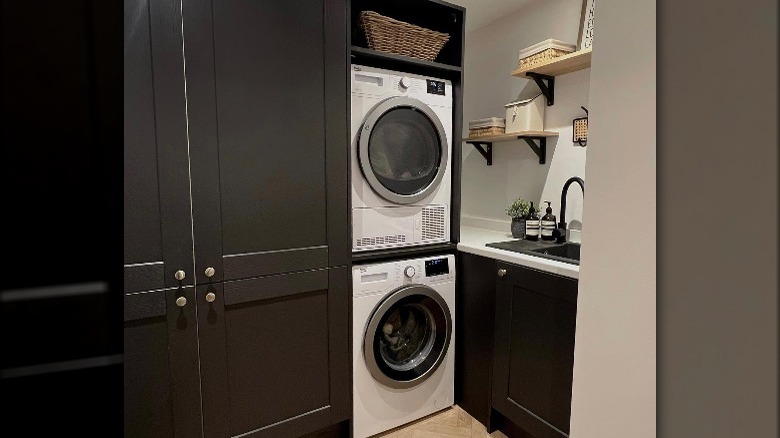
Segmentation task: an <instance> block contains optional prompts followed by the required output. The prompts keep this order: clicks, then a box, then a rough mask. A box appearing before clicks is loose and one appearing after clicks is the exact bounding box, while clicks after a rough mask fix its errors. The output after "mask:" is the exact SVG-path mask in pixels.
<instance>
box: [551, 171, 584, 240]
mask: <svg viewBox="0 0 780 438" xmlns="http://www.w3.org/2000/svg"><path fill="white" fill-rule="evenodd" d="M575 182H576V183H577V184H579V185H580V188H582V196H583V197H584V196H585V181H583V180H582V178H580V177H578V176H573V177H571V178H569V179H567V180H566V182H565V183H564V184H563V190H562V191H561V212H560V214H559V215H558V218H559V219H560V222H558V228H556V229H555V231H557V232H555V233H553V234H554V236H555V238H556V239H555V241H556V242H557V243H564V242H566V193H568V191H569V186H570V185H571V184H572V183H575Z"/></svg>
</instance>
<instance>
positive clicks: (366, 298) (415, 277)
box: [352, 255, 455, 438]
mask: <svg viewBox="0 0 780 438" xmlns="http://www.w3.org/2000/svg"><path fill="white" fill-rule="evenodd" d="M352 282H353V288H352V291H353V300H352V303H353V304H352V351H353V354H352V370H353V380H352V394H353V395H352V397H353V424H354V437H355V438H365V437H367V436H370V435H374V434H377V433H380V432H384V431H386V430H389V429H392V428H394V427H398V426H401V425H403V424H406V423H408V422H411V421H415V420H417V419H419V418H422V417H424V416H426V415H429V414H432V413H434V412H436V411H439V410H442V409H445V408H447V407H449V406H452V404H453V402H454V398H455V372H454V370H455V256H453V255H442V256H437V257H425V258H419V259H414V260H403V261H394V262H387V263H381V264H373V265H364V266H354V267H353V270H352Z"/></svg>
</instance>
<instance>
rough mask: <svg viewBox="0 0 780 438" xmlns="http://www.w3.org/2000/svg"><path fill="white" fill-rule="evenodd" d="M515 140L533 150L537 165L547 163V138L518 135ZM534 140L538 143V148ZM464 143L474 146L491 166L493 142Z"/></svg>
mask: <svg viewBox="0 0 780 438" xmlns="http://www.w3.org/2000/svg"><path fill="white" fill-rule="evenodd" d="M517 138H518V140H519V139H523V140H525V142H526V143H528V146H529V147H530V148H531V150H533V151H534V153H535V154H536V156H537V157H539V164H544V163H546V162H547V137H528V136H524V135H518V136H517ZM534 140H538V141H539V145H538V146H537V145H536V143H535V142H534ZM466 143H468V144H470V145H472V146H474V149H476V150H477V152H479V154H480V155H482V157H484V158H485V161H487V165H488V166H492V165H493V142H490V141H477V140H471V141H467V142H466ZM483 146H484V147H483Z"/></svg>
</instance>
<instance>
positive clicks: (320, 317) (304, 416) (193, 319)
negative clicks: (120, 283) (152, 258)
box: [125, 267, 351, 438]
mask: <svg viewBox="0 0 780 438" xmlns="http://www.w3.org/2000/svg"><path fill="white" fill-rule="evenodd" d="M349 284H350V282H349V269H348V268H346V267H342V268H333V269H321V270H315V271H305V272H299V273H292V274H285V275H275V276H269V277H262V278H255V279H250V280H244V281H236V282H230V283H215V284H209V285H202V286H198V287H197V288H195V287H184V288H180V289H168V290H163V291H153V292H146V293H138V294H133V295H126V296H125V436H128V437H196V436H201V434H202V436H204V437H207V438H217V437H219V438H228V437H233V436H244V437H257V438H260V437H298V436H302V435H305V434H309V433H313V432H316V431H318V430H321V429H326V428H328V427H329V426H331V425H336V424H338V423H340V422H344V421H345V420H348V419H349V416H350V399H349V389H350V385H351V384H350V359H349V319H348V318H344V317H343V316H344V315H345V314H347V313H348V308H349V299H350V293H349V289H348V288H349ZM179 298H184V299H185V300H186V301H181V300H179V303H178V304H177V300H178V299H179ZM182 303H184V304H183V305H181V306H179V304H182ZM201 413H202V414H201ZM201 430H202V432H201Z"/></svg>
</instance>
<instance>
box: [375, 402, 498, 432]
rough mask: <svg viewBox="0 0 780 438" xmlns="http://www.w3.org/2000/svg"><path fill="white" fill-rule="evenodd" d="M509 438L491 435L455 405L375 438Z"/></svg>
mask: <svg viewBox="0 0 780 438" xmlns="http://www.w3.org/2000/svg"><path fill="white" fill-rule="evenodd" d="M452 437H466V438H499V437H500V438H507V437H506V435H504V434H503V433H501V432H499V431H495V432H493V433H491V434H489V433H487V429H485V426H483V425H482V424H481V423H480V422H479V421H477V420H475V419H474V418H473V417H472V416H471V415H469V414H468V413H467V412H466V411H464V410H463V409H461V408H460V407H459V406H458V405H455V406H453V407H451V408H449V409H445V410H443V411H441V412H438V413H436V414H433V415H430V416H428V417H425V418H422V419H420V420H417V421H415V422H413V423H409V424H406V425H404V426H401V427H399V428H396V429H392V430H389V431H387V432H385V433H381V434H379V435H375V436H374V438H452Z"/></svg>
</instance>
